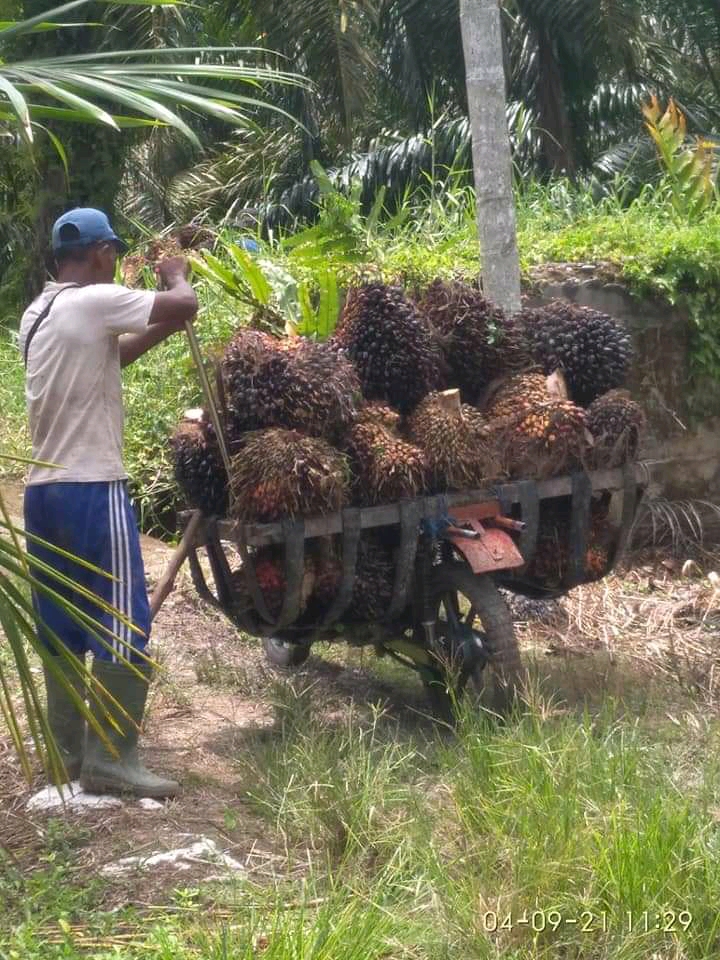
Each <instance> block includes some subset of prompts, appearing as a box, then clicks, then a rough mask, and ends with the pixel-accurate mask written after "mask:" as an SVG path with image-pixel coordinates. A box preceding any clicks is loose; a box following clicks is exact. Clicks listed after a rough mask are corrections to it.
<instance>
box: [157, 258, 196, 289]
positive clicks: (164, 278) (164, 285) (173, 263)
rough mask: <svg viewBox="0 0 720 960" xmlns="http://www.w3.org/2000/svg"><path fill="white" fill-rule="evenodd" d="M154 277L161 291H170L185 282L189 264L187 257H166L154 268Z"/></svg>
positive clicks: (188, 274)
mask: <svg viewBox="0 0 720 960" xmlns="http://www.w3.org/2000/svg"><path fill="white" fill-rule="evenodd" d="M155 275H156V276H157V278H158V283H159V286H160V288H161V289H162V290H172V289H173V287H176V286H178V284H180V283H182V282H187V280H188V278H189V276H190V262H189V261H188V259H187V257H168V258H167V259H166V260H161V261H160V263H158V265H157V266H156V267H155Z"/></svg>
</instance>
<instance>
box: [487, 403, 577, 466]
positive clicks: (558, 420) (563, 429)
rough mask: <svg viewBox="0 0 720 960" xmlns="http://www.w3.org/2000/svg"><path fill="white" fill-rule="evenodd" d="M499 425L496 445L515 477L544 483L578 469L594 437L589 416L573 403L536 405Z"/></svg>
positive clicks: (505, 464)
mask: <svg viewBox="0 0 720 960" xmlns="http://www.w3.org/2000/svg"><path fill="white" fill-rule="evenodd" d="M495 423H498V421H495ZM500 423H501V425H500V427H499V430H498V433H499V434H500V438H499V439H498V440H497V442H498V446H499V449H500V450H502V453H501V454H500V455H501V459H502V461H503V463H504V467H505V469H506V471H507V472H508V473H509V475H510V476H512V477H524V478H526V479H532V478H534V479H539V480H544V479H547V478H549V477H552V476H557V475H558V474H560V473H562V472H563V471H566V470H574V469H577V468H578V467H580V466H582V465H584V464H585V462H586V461H587V459H588V451H589V449H590V447H591V445H592V436H591V434H590V432H589V430H588V428H587V414H586V412H585V411H584V410H582V409H581V408H580V407H578V406H576V405H575V404H574V403H572V402H571V401H570V400H553V399H551V400H545V401H543V402H542V403H534V404H532V405H530V406H527V407H525V408H523V409H521V410H520V411H519V413H518V414H517V416H516V417H514V418H510V419H509V420H505V421H501V422H500ZM503 448H504V449H503Z"/></svg>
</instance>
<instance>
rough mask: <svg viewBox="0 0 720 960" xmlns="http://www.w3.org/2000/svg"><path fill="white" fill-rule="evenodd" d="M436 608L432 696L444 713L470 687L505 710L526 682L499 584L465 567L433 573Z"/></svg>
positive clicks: (494, 707) (458, 565) (447, 566)
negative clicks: (435, 664)
mask: <svg viewBox="0 0 720 960" xmlns="http://www.w3.org/2000/svg"><path fill="white" fill-rule="evenodd" d="M432 590H433V609H434V610H435V611H436V621H435V634H436V650H435V654H436V657H437V667H436V668H435V669H434V670H433V675H432V676H431V677H430V680H429V683H428V684H427V686H428V692H429V694H430V697H431V700H432V702H433V706H434V707H435V708H436V709H437V710H438V711H439V712H440V713H442V714H445V715H447V714H448V712H450V711H451V710H452V708H453V707H454V706H455V705H456V704H457V700H458V698H459V697H460V696H462V694H463V693H464V692H465V691H466V689H467V688H468V686H469V687H470V688H471V689H472V690H473V691H474V692H475V693H476V694H477V696H478V697H479V699H480V702H481V703H482V705H483V706H485V707H487V708H488V709H489V710H492V711H495V712H500V713H502V712H505V711H506V710H507V709H508V707H509V706H510V705H511V703H512V702H513V700H514V698H515V695H516V693H517V690H518V687H520V686H521V685H522V683H523V679H524V670H523V665H522V660H521V658H520V649H519V647H518V643H517V638H516V636H515V629H514V627H513V622H512V617H511V615H510V611H509V610H508V608H507V605H506V604H505V601H504V600H503V598H502V596H501V595H500V592H499V591H498V588H497V587H496V585H495V583H494V581H493V580H492V579H491V578H490V577H489V576H486V575H485V576H478V575H477V574H474V573H473V572H472V570H471V569H470V568H469V567H468V566H466V565H465V564H461V563H444V564H442V565H441V566H440V567H438V568H437V570H436V571H434V583H433V585H432Z"/></svg>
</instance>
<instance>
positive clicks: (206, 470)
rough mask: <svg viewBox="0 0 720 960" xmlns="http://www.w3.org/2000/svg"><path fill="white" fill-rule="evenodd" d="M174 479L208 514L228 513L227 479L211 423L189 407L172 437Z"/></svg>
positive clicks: (190, 502) (195, 504)
mask: <svg viewBox="0 0 720 960" xmlns="http://www.w3.org/2000/svg"><path fill="white" fill-rule="evenodd" d="M170 446H171V448H172V454H173V460H174V465H175V479H176V481H177V483H178V485H179V487H180V489H181V490H182V492H183V495H184V496H185V499H186V500H187V502H188V504H189V505H190V506H191V507H194V508H195V509H197V510H201V511H202V512H203V513H204V514H206V515H207V516H219V517H222V516H225V514H226V513H227V509H228V483H227V473H226V471H225V466H224V464H223V462H222V457H221V455H220V448H219V446H218V442H217V437H216V435H215V431H214V429H213V426H212V424H211V423H210V422H209V421H208V419H207V417H205V415H204V414H203V413H202V411H189V414H188V415H187V416H186V418H185V419H184V420H183V421H182V423H181V424H180V425H179V427H178V428H177V430H176V431H175V433H174V434H173V436H172V437H171V439H170Z"/></svg>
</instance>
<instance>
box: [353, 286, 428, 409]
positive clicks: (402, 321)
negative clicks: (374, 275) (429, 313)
mask: <svg viewBox="0 0 720 960" xmlns="http://www.w3.org/2000/svg"><path fill="white" fill-rule="evenodd" d="M335 341H336V343H337V344H338V345H339V346H340V347H342V348H343V349H344V350H346V351H347V354H348V356H349V357H350V359H351V360H352V362H353V363H354V364H355V367H356V369H357V371H358V374H359V376H360V384H361V387H362V391H363V394H364V396H365V397H366V399H368V400H380V401H385V402H387V403H389V404H390V405H391V406H393V407H396V408H397V409H398V410H399V411H400V412H401V413H409V412H410V411H412V410H413V409H414V408H415V407H416V406H417V405H418V403H420V401H421V400H422V399H423V397H425V396H426V395H427V394H428V393H429V392H430V391H431V390H432V389H433V388H434V387H435V386H436V385H437V383H438V377H439V366H440V360H441V357H440V352H439V349H438V347H437V344H436V343H435V341H434V339H433V334H432V330H431V329H430V327H429V325H428V324H427V323H426V322H425V321H424V319H423V318H422V317H421V315H420V314H419V313H418V311H417V310H416V309H415V307H414V306H413V304H412V303H411V302H410V301H409V300H408V299H407V298H406V297H405V294H404V293H403V291H402V290H401V289H400V288H399V287H389V286H385V285H384V284H382V283H370V284H366V285H365V286H362V287H356V288H353V289H351V290H350V291H349V293H348V296H347V300H346V302H345V306H344V308H343V312H342V315H341V317H340V322H339V324H338V328H337V331H336V334H335Z"/></svg>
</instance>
